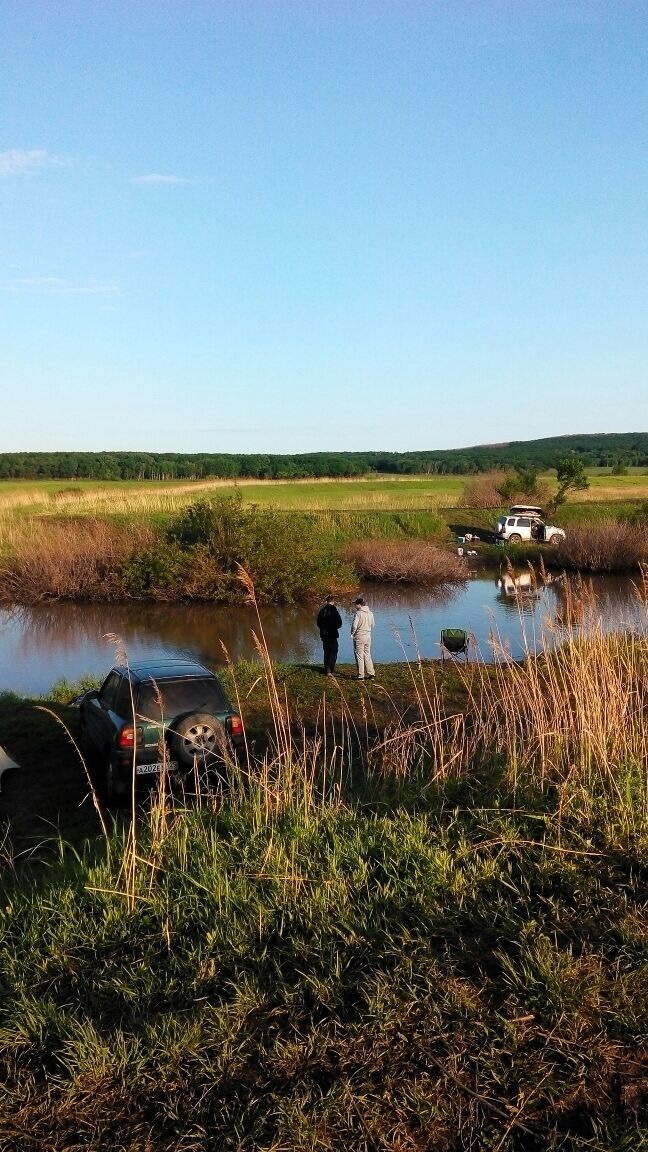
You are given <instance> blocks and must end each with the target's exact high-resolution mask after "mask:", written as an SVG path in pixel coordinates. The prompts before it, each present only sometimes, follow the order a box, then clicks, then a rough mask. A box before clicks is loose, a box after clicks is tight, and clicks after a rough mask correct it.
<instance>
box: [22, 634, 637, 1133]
mask: <svg viewBox="0 0 648 1152" xmlns="http://www.w3.org/2000/svg"><path fill="white" fill-rule="evenodd" d="M566 635H567V643H565V644H564V645H563V647H562V648H560V649H559V650H558V651H556V652H554V653H547V654H546V655H545V656H543V657H540V658H538V659H534V660H530V661H528V662H527V663H526V664H524V665H516V666H506V667H504V666H501V667H495V668H491V669H486V668H483V667H479V666H475V665H472V666H471V665H469V666H468V667H467V668H465V669H464V668H460V667H454V666H453V667H452V668H449V669H448V668H443V669H441V668H437V667H435V666H432V665H423V666H422V667H421V668H418V667H416V666H412V667H408V666H407V665H402V666H399V667H398V668H392V669H381V675H380V677H379V682H377V683H376V684H374V685H371V686H369V687H368V688H364V687H362V686H359V685H357V684H352V683H351V682H348V681H346V680H345V679H344V678H343V677H340V678H339V679H338V680H337V681H336V682H330V681H325V680H323V679H322V678H321V677H317V676H316V675H315V674H314V673H311V672H309V671H308V670H304V669H301V670H299V669H298V670H291V669H289V668H282V669H276V668H274V667H273V666H272V665H271V664H270V662H269V661H267V662H266V663H264V664H261V665H259V664H257V665H245V666H243V667H240V668H237V667H233V668H231V669H230V670H229V672H228V677H229V684H230V691H231V692H232V694H233V695H234V696H235V697H237V698H238V699H239V701H240V704H241V708H242V711H243V714H244V716H245V718H246V723H247V727H248V731H249V733H250V735H251V738H253V739H254V740H255V743H254V747H253V748H252V749H251V752H250V760H249V763H247V764H245V765H243V766H242V767H239V768H236V767H235V766H234V765H232V766H231V773H230V788H229V790H228V791H227V792H226V793H225V794H222V795H216V796H213V795H208V794H202V795H201V794H199V795H197V796H196V797H194V798H193V799H192V800H190V802H188V803H186V802H183V801H182V799H180V800H176V802H175V803H172V802H171V801H170V799H169V798H168V797H166V798H165V797H161V798H159V799H158V800H157V801H155V800H154V802H153V803H152V805H151V806H150V808H148V809H146V808H143V809H141V810H139V811H138V813H137V814H136V819H135V821H134V822H133V823H130V822H129V821H128V819H126V821H125V823H124V824H118V825H116V826H115V827H114V828H112V827H109V829H108V832H107V835H106V837H105V838H102V837H101V836H99V837H98V838H97V837H95V838H94V839H93V840H92V841H91V842H90V843H89V844H88V845H87V846H86V847H85V848H81V847H80V846H79V845H78V846H77V850H76V852H71V851H68V850H66V848H65V846H64V845H63V844H61V845H60V848H59V851H58V861H57V860H56V859H54V860H53V859H52V857H51V856H50V857H49V864H48V865H47V867H43V866H38V865H37V864H35V863H34V864H32V866H31V868H28V869H27V870H26V871H25V869H24V867H23V868H20V866H19V868H18V871H17V872H16V874H15V879H14V880H13V881H12V878H11V870H10V872H9V875H8V878H7V891H8V893H9V897H8V899H7V900H6V902H5V903H4V905H3V908H2V911H1V912H0V988H1V989H2V993H1V995H2V999H1V1001H0V1011H1V1013H2V1019H1V1023H0V1030H1V1031H0V1035H1V1038H2V1043H0V1081H1V1082H2V1083H3V1090H2V1093H1V1094H0V1146H2V1147H3V1148H4V1147H6V1148H7V1149H11V1150H13V1149H15V1150H16V1152H17V1150H18V1149H20V1150H21V1152H23V1150H24V1152H45V1149H48V1150H49V1149H50V1148H57V1149H75V1150H76V1149H82V1148H83V1149H85V1148H87V1149H90V1148H92V1149H95V1150H99V1152H102V1150H106V1152H108V1150H110V1152H114V1150H116V1149H117V1150H120V1149H124V1150H126V1149H128V1150H129V1152H135V1149H137V1150H138V1152H139V1150H140V1149H150V1150H151V1152H152V1150H153V1149H155V1150H156V1152H158V1150H159V1149H161V1150H163V1152H167V1150H168V1152H172V1150H173V1152H175V1150H176V1149H191V1150H193V1149H196V1150H198V1149H201V1150H202V1149H214V1150H215V1149H221V1148H222V1149H249V1150H250V1152H252V1150H253V1149H254V1150H256V1149H268V1150H270V1149H272V1150H273V1152H276V1150H278V1149H285V1150H286V1152H292V1150H293V1149H294V1150H295V1152H296V1150H298V1149H299V1150H302V1149H330V1150H331V1152H333V1150H335V1152H337V1150H338V1149H340V1148H349V1149H358V1152H360V1150H362V1152H366V1150H368V1149H390V1150H391V1149H393V1150H396V1149H398V1150H399V1152H400V1150H402V1149H412V1150H423V1149H425V1150H426V1152H427V1150H430V1152H431V1150H432V1149H434V1150H435V1152H436V1150H441V1152H464V1150H466V1152H467V1150H469V1149H470V1150H474V1149H480V1150H481V1149H491V1150H493V1152H494V1150H496V1149H497V1150H498V1152H532V1150H533V1152H539V1150H541V1149H542V1150H550V1152H559V1150H560V1152H566V1150H569V1152H585V1150H586V1149H587V1150H590V1152H591V1150H592V1149H593V1150H596V1152H612V1150H614V1152H622V1150H625V1152H628V1150H630V1149H632V1150H635V1149H642V1148H646V1147H648V1034H647V1032H646V1020H647V1019H648V954H647V952H646V940H647V939H648V933H647V929H648V921H647V915H646V907H647V898H646V893H647V888H646V878H647V877H648V785H647V782H646V773H645V766H646V764H647V763H648V726H647V725H646V723H645V719H646V715H647V713H648V648H647V646H646V637H645V635H635V636H625V637H604V636H603V635H602V634H601V633H600V632H596V631H595V632H593V633H592V635H591V636H589V637H588V638H583V639H578V638H577V636H576V633H575V632H574V631H573V630H569V629H568V631H567V633H566ZM291 676H292V679H291ZM24 707H25V708H27V707H28V706H27V705H24ZM38 715H39V716H42V717H43V722H47V723H52V721H51V718H48V717H47V716H46V715H43V714H42V713H40V714H38ZM67 715H68V718H71V717H70V713H68V714H67ZM24 719H25V717H24V716H23V717H22V718H21V720H22V722H17V726H16V734H18V732H21V733H22V739H23V740H24V741H27V740H28V739H29V735H28V730H27V728H26V725H25V723H24ZM61 739H63V737H61ZM12 751H14V749H13V748H12ZM16 751H17V749H16ZM67 755H68V757H69V758H70V763H72V753H71V751H68V753H67ZM41 764H42V770H44V771H47V764H46V758H45V757H44V756H42V755H41ZM77 771H78V772H79V776H80V778H82V770H81V768H80V766H79V765H77ZM18 779H19V776H18V774H16V776H15V777H14V781H13V782H12V787H13V786H14V785H15V783H16V781H18ZM84 788H85V789H86V791H87V786H85V785H84Z"/></svg>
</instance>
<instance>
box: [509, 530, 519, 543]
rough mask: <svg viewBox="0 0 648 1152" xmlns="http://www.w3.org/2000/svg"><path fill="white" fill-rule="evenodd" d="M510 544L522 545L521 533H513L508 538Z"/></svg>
mask: <svg viewBox="0 0 648 1152" xmlns="http://www.w3.org/2000/svg"><path fill="white" fill-rule="evenodd" d="M508 542H509V544H521V543H522V537H521V536H520V533H519V532H511V535H510V536H509V538H508Z"/></svg>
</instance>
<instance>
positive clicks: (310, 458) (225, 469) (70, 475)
mask: <svg viewBox="0 0 648 1152" xmlns="http://www.w3.org/2000/svg"><path fill="white" fill-rule="evenodd" d="M567 455H574V456H578V457H580V459H581V460H582V461H583V463H584V464H585V465H586V467H612V466H614V465H622V466H626V467H637V466H639V467H648V432H609V433H596V434H590V435H575V436H549V437H545V438H544V439H542V440H511V441H510V442H508V443H503V444H476V445H474V446H473V447H471V448H451V449H443V450H437V451H433V450H430V451H417V452H307V453H303V454H297V455H290V456H286V455H265V454H255V455H242V454H228V453H199V454H195V455H187V454H186V453H182V452H3V453H0V480H7V479H53V480H77V479H91V480H136V479H141V480H171V479H183V478H184V479H198V478H204V477H209V476H214V477H222V478H232V479H234V478H237V477H241V478H243V477H250V478H257V479H275V480H291V479H300V478H304V477H325V476H332V477H336V476H339V477H344V476H359V475H364V474H366V473H367V472H376V473H382V474H385V473H392V474H393V473H397V474H398V473H400V474H403V475H416V474H420V473H426V472H427V473H440V474H447V473H454V474H470V473H475V472H489V471H491V470H492V469H494V468H497V469H507V468H514V467H516V466H518V465H524V466H530V465H532V466H534V467H536V468H538V469H539V470H544V469H546V468H553V467H555V464H556V461H557V460H559V459H560V458H561V457H562V456H567Z"/></svg>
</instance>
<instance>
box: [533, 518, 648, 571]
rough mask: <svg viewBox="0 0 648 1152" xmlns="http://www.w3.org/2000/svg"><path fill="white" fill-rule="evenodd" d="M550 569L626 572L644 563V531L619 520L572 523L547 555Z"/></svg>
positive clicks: (647, 547) (647, 545)
mask: <svg viewBox="0 0 648 1152" xmlns="http://www.w3.org/2000/svg"><path fill="white" fill-rule="evenodd" d="M550 559H551V565H552V567H554V568H569V569H573V570H576V571H580V572H628V571H631V570H632V569H635V570H636V569H637V568H638V567H639V565H641V564H646V563H648V531H647V530H646V528H645V527H643V526H638V525H637V526H632V525H630V524H627V523H623V522H622V521H619V520H601V521H598V522H591V523H588V524H573V525H572V526H571V527H570V528H569V530H568V532H567V536H566V537H565V539H564V540H562V541H561V542H560V543H559V544H558V545H556V546H555V548H554V549H553V551H552V552H551V554H550Z"/></svg>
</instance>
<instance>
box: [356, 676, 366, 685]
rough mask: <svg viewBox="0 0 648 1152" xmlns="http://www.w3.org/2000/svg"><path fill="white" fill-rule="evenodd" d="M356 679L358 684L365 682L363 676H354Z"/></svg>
mask: <svg viewBox="0 0 648 1152" xmlns="http://www.w3.org/2000/svg"><path fill="white" fill-rule="evenodd" d="M356 680H357V681H358V683H359V684H364V682H365V678H364V676H356Z"/></svg>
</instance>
